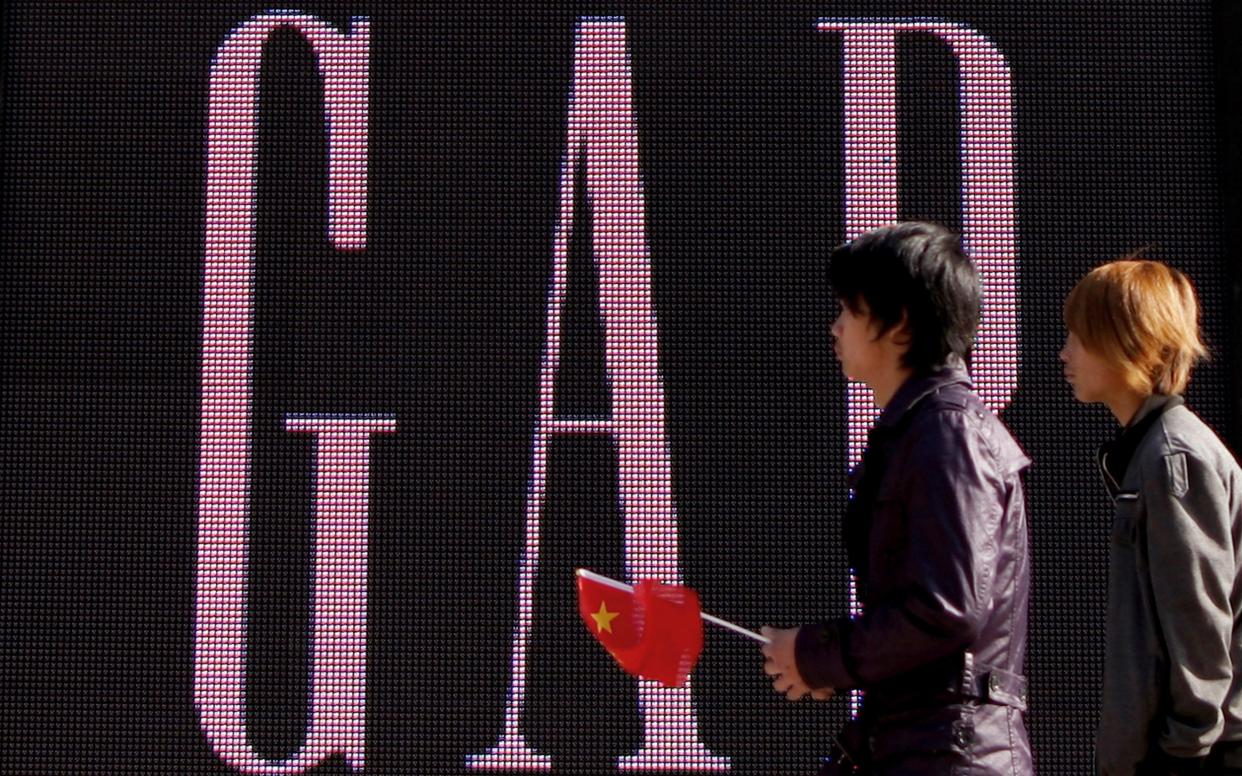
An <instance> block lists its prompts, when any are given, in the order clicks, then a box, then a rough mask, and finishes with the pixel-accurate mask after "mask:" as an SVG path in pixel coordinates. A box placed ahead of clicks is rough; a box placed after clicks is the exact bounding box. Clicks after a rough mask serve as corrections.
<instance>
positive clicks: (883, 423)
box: [796, 368, 1032, 776]
mask: <svg viewBox="0 0 1242 776" xmlns="http://www.w3.org/2000/svg"><path fill="white" fill-rule="evenodd" d="M1029 465H1030V460H1029V459H1028V458H1027V457H1026V455H1025V454H1023V452H1022V450H1021V449H1020V448H1019V447H1018V445H1017V443H1016V442H1015V441H1014V439H1013V437H1012V436H1010V434H1009V432H1008V430H1007V429H1006V428H1005V426H1004V425H1002V424H1001V422H1000V421H999V420H998V419H997V418H996V416H994V415H993V414H992V413H991V412H990V411H989V410H988V409H987V408H986V407H984V406H983V404H982V402H981V401H980V399H979V397H978V396H976V395H975V393H974V391H973V390H972V386H971V383H970V378H969V376H968V375H967V374H966V372H965V371H964V370H962V369H958V368H947V369H944V370H941V371H939V372H936V373H933V374H930V375H923V376H916V377H913V378H911V379H910V380H908V381H907V382H906V383H905V384H904V385H903V386H902V387H901V388H900V389H899V390H898V391H897V393H896V394H895V395H894V396H893V398H892V400H891V401H890V402H889V404H888V406H887V407H886V408H885V410H884V412H883V414H882V415H881V416H880V419H879V420H878V422H877V423H876V427H875V428H874V429H873V430H872V432H871V436H870V438H869V440H868V445H867V452H866V453H865V454H864V456H863V461H862V464H861V465H860V466H859V467H858V469H856V470H855V471H854V472H853V473H852V474H851V478H850V483H851V487H852V490H853V496H852V498H851V501H850V507H849V509H848V510H847V513H846V518H845V521H844V532H845V538H846V545H847V548H848V551H849V557H850V564H851V566H852V567H853V569H854V572H855V575H856V579H857V582H858V591H859V599H860V602H861V603H862V605H863V614H862V615H861V616H859V617H857V618H850V619H840V620H836V621H833V622H825V623H820V624H817V625H810V626H806V627H803V628H802V629H801V631H800V632H799V634H798V639H797V645H796V649H797V653H796V654H797V662H798V670H799V672H800V673H801V674H802V677H803V678H804V679H805V680H806V681H807V682H808V684H809V685H810V686H811V687H833V688H836V689H837V690H843V689H847V688H861V689H862V690H863V691H864V693H865V696H864V701H863V711H862V714H861V715H860V717H859V719H858V720H856V721H855V722H854V723H851V725H852V729H850V730H847V731H845V732H844V733H843V736H842V740H843V743H844V741H845V740H846V739H851V738H852V739H854V741H855V743H853V744H852V745H851V744H846V746H847V748H850V747H851V746H852V748H853V751H852V755H853V758H854V759H855V760H856V761H863V762H868V763H870V769H871V770H870V771H869V772H874V773H880V774H883V773H903V774H923V773H949V772H950V770H952V772H953V773H971V774H976V773H977V774H1010V775H1011V776H1016V775H1017V774H1029V773H1031V772H1032V765H1031V752H1030V744H1029V742H1028V739H1027V734H1026V727H1025V724H1024V722H1023V712H1024V711H1025V710H1026V680H1025V678H1024V677H1023V676H1022V665H1023V659H1024V655H1025V652H1026V634H1027V596H1028V592H1029V588H1030V560H1029V552H1028V542H1027V527H1026V506H1025V501H1024V497H1023V488H1022V479H1021V474H1022V472H1023V471H1024V470H1025V469H1026V468H1027V466H1029ZM841 772H848V771H841Z"/></svg>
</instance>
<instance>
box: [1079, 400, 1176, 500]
mask: <svg viewBox="0 0 1242 776" xmlns="http://www.w3.org/2000/svg"><path fill="white" fill-rule="evenodd" d="M1182 404H1183V402H1182V397H1180V396H1165V395H1164V394H1159V393H1154V394H1152V395H1151V396H1148V397H1147V400H1146V401H1144V402H1143V404H1142V405H1141V406H1140V407H1139V408H1138V411H1137V412H1135V413H1134V417H1133V418H1131V419H1130V422H1129V423H1127V424H1126V425H1125V427H1124V428H1122V429H1121V430H1120V431H1118V432H1117V436H1116V438H1114V439H1113V440H1112V441H1111V442H1105V443H1104V444H1102V445H1100V448H1099V450H1098V451H1096V461H1097V462H1098V463H1099V465H1100V474H1101V476H1102V477H1103V479H1104V487H1105V488H1107V490H1108V494H1109V495H1110V496H1112V498H1113V499H1114V500H1116V498H1117V497H1118V496H1119V495H1120V494H1121V492H1122V490H1121V483H1122V482H1123V481H1124V480H1125V476H1126V470H1127V469H1128V468H1130V460H1131V459H1133V458H1134V453H1135V451H1136V450H1138V446H1139V443H1140V442H1142V441H1143V437H1145V436H1147V432H1148V431H1149V430H1150V429H1151V427H1152V426H1153V425H1154V424H1155V422H1156V421H1157V420H1159V419H1160V416H1161V415H1163V414H1164V413H1165V412H1167V411H1168V410H1171V409H1173V408H1174V407H1180V406H1181V405H1182Z"/></svg>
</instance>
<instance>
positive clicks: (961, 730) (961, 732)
mask: <svg viewBox="0 0 1242 776" xmlns="http://www.w3.org/2000/svg"><path fill="white" fill-rule="evenodd" d="M974 737H975V730H974V728H973V727H971V726H970V725H962V726H961V727H958V728H955V729H954V730H953V743H955V744H957V745H958V746H960V747H962V748H963V749H965V748H966V747H968V746H970V742H971V741H972V740H974Z"/></svg>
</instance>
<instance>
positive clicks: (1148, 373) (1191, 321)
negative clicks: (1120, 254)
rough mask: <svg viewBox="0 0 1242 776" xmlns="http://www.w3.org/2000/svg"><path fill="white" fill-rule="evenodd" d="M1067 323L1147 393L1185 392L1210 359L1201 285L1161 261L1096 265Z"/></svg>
mask: <svg viewBox="0 0 1242 776" xmlns="http://www.w3.org/2000/svg"><path fill="white" fill-rule="evenodd" d="M1065 325H1066V326H1067V327H1068V328H1069V330H1070V331H1071V332H1073V334H1074V336H1076V337H1078V340H1079V341H1080V342H1082V345H1083V347H1085V348H1086V349H1087V350H1088V351H1089V352H1091V353H1093V354H1094V355H1096V356H1098V357H1099V358H1102V359H1104V360H1105V361H1107V362H1108V363H1111V364H1113V365H1114V366H1115V367H1116V368H1117V370H1118V371H1119V372H1120V373H1121V375H1122V377H1123V378H1124V379H1125V382H1126V384H1127V385H1129V386H1130V387H1131V388H1132V389H1134V390H1135V391H1137V392H1139V393H1141V394H1144V395H1148V394H1152V393H1160V394H1178V393H1181V392H1182V391H1184V390H1185V389H1186V384H1187V383H1188V382H1190V370H1191V369H1192V368H1193V367H1194V365H1195V364H1196V363H1197V362H1198V361H1200V360H1201V359H1203V358H1205V357H1206V356H1207V348H1205V347H1204V345H1203V341H1202V340H1201V339H1200V338H1199V305H1198V302H1196V301H1195V291H1194V288H1193V287H1192V286H1191V285H1190V281H1189V280H1187V279H1186V276H1185V275H1183V274H1182V273H1180V272H1178V271H1177V270H1175V269H1173V268H1172V267H1169V266H1167V265H1165V264H1161V263H1160V262H1157V261H1147V260H1143V259H1121V260H1118V261H1113V262H1110V263H1108V264H1104V265H1103V266H1100V267H1096V268H1095V269H1093V270H1092V271H1091V272H1089V273H1088V274H1087V275H1086V277H1084V278H1083V279H1082V280H1080V281H1078V285H1076V286H1074V290H1073V291H1071V292H1070V295H1069V297H1068V298H1067V299H1066V300H1065Z"/></svg>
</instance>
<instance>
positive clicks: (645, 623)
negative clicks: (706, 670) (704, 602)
mask: <svg viewBox="0 0 1242 776" xmlns="http://www.w3.org/2000/svg"><path fill="white" fill-rule="evenodd" d="M578 612H579V613H580V614H581V615H582V621H583V622H585V623H586V626H587V629H588V630H590V631H591V635H593V636H594V637H595V638H596V640H598V641H599V643H600V644H602V645H603V647H604V649H606V650H608V653H609V654H610V655H612V656H613V658H614V659H615V660H616V661H617V663H618V664H620V666H621V667H622V668H624V669H625V670H626V671H628V672H629V673H631V674H633V675H634V676H638V677H642V678H643V679H652V680H654V681H657V682H660V683H661V684H663V685H665V686H666V687H679V686H681V685H683V684H685V683H686V679H688V678H689V677H690V672H691V671H692V670H694V664H695V663H696V662H698V659H699V654H700V653H701V652H702V651H703V621H702V619H701V618H700V617H699V596H698V594H697V593H695V592H694V591H693V590H691V589H690V588H688V587H682V586H679V585H665V584H662V583H660V582H656V581H655V580H652V579H644V580H642V581H641V582H639V583H638V584H637V585H635V586H634V588H633V590H632V591H630V590H625V589H621V588H620V587H614V586H612V585H608V584H606V583H603V582H600V581H598V580H596V579H593V578H591V576H587V575H583V574H581V573H580V574H579V575H578Z"/></svg>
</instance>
